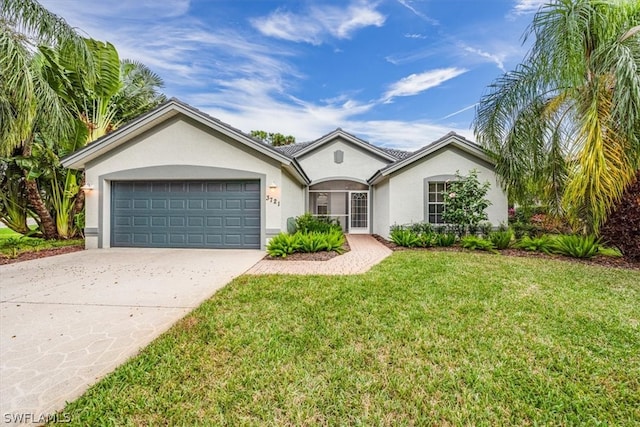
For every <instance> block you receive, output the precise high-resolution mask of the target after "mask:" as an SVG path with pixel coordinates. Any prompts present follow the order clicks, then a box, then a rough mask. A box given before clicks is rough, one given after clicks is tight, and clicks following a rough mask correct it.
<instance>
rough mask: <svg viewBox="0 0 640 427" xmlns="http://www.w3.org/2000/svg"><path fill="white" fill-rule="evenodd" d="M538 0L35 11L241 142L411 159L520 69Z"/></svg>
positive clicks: (120, 5) (148, 3)
mask: <svg viewBox="0 0 640 427" xmlns="http://www.w3.org/2000/svg"><path fill="white" fill-rule="evenodd" d="M543 2H544V0H380V1H368V0H343V1H248V0H229V1H226V0H163V1H155V0H136V1H122V0H117V1H116V0H102V1H95V0H41V3H42V4H43V5H44V6H45V7H46V8H47V9H49V10H50V11H52V12H53V13H56V14H58V15H60V16H62V17H64V18H65V19H66V20H67V21H68V22H69V23H70V24H71V25H73V26H74V27H77V28H78V29H79V30H81V32H82V33H84V34H85V35H87V36H90V37H93V38H95V39H99V40H108V41H110V42H111V43H113V44H114V45H115V46H116V48H117V49H118V51H119V52H120V55H121V57H122V58H130V59H135V60H138V61H141V62H143V63H145V64H146V65H147V66H149V67H150V68H151V69H152V70H154V71H155V72H156V73H158V74H159V75H160V76H162V78H163V79H164V81H165V84H166V87H165V89H164V92H165V93H166V94H167V95H168V96H169V97H176V98H179V99H180V100H182V101H184V102H187V103H189V104H191V105H193V106H195V107H197V108H199V109H201V110H203V111H205V112H207V113H209V114H211V115H213V116H214V117H217V118H219V119H221V120H223V121H225V122H227V123H229V124H231V125H232V126H234V127H237V128H239V129H241V130H243V131H245V132H249V131H250V130H252V129H262V130H266V131H269V132H282V133H285V134H292V135H294V136H295V137H296V138H297V140H298V141H299V142H301V141H308V140H313V139H316V138H319V137H320V136H322V135H324V134H326V133H328V132H330V131H331V130H333V129H335V128H337V127H341V128H343V129H344V130H346V131H348V132H351V133H353V134H355V135H357V136H359V137H361V138H363V139H365V140H368V141H370V142H372V143H375V144H378V145H383V146H387V147H394V148H400V149H407V150H415V149H417V148H419V147H421V146H424V145H426V144H428V143H429V142H431V141H433V140H435V139H437V138H439V137H441V136H442V135H444V134H445V133H447V132H449V131H452V130H453V131H456V132H458V133H460V134H462V135H464V136H466V137H468V138H470V139H473V133H472V131H471V129H470V124H471V121H472V119H473V115H474V110H473V108H474V105H475V104H476V103H477V102H478V100H479V99H480V97H481V95H482V94H483V93H484V91H485V90H486V87H487V85H488V84H490V83H491V82H492V81H493V80H494V79H496V78H497V77H499V76H500V75H501V74H502V73H503V72H504V71H505V70H510V69H512V68H513V67H515V65H517V64H518V63H519V62H521V61H522V59H523V57H524V56H525V54H526V51H527V48H526V46H522V43H521V36H522V34H523V32H524V31H525V29H526V27H527V26H528V25H529V24H530V22H531V20H532V18H533V14H534V13H535V11H536V10H537V9H538V7H539V6H540V5H541V4H542V3H543Z"/></svg>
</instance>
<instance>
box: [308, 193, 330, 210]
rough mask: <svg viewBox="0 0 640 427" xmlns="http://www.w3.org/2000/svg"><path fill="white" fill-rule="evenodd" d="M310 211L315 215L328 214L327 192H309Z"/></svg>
mask: <svg viewBox="0 0 640 427" xmlns="http://www.w3.org/2000/svg"><path fill="white" fill-rule="evenodd" d="M309 196H310V200H311V213H313V214H315V215H329V194H328V193H310V194H309Z"/></svg>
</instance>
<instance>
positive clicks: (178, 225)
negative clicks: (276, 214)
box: [111, 181, 260, 249]
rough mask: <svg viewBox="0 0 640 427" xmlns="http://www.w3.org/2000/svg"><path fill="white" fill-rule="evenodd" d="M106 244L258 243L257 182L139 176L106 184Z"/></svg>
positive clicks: (251, 245) (256, 246) (220, 245)
mask: <svg viewBox="0 0 640 427" xmlns="http://www.w3.org/2000/svg"><path fill="white" fill-rule="evenodd" d="M111 191H112V194H111V196H112V198H111V200H112V202H111V221H112V222H111V245H112V246H118V247H123V246H124V247H153V248H243V249H245V248H253V249H259V248H260V182H259V181H140V182H137V181H136V182H113V183H112V186H111Z"/></svg>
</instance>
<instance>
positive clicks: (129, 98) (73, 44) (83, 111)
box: [0, 0, 164, 239]
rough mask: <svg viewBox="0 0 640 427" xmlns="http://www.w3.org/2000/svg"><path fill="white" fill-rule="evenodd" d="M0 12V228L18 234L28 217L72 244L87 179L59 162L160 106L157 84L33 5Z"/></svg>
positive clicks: (22, 1) (26, 0) (20, 3)
mask: <svg viewBox="0 0 640 427" xmlns="http://www.w3.org/2000/svg"><path fill="white" fill-rule="evenodd" d="M0 4H1V5H2V15H0V57H2V58H3V60H2V61H1V62H0V81H2V82H3V84H0V156H1V159H0V170H1V171H2V172H3V178H2V180H1V181H0V186H1V188H0V189H1V190H2V197H1V198H0V221H2V222H3V223H5V224H6V225H7V226H8V227H10V228H12V229H13V230H15V231H17V232H19V233H23V234H24V233H27V232H29V230H28V228H27V227H26V224H27V217H31V218H33V219H34V220H35V221H36V222H37V224H38V231H37V233H38V234H40V235H42V236H43V237H45V238H49V239H52V238H64V239H67V238H72V237H74V236H76V235H77V234H78V232H79V227H78V226H77V220H76V216H77V215H79V214H80V213H81V212H82V209H83V206H84V195H83V193H82V191H80V187H81V186H82V184H83V175H82V173H81V172H79V171H72V170H65V169H63V168H62V167H61V166H60V158H62V157H64V156H66V155H68V154H70V153H72V152H74V151H76V150H78V149H79V148H82V147H83V146H85V145H86V144H87V143H89V142H91V141H94V140H95V139H97V138H99V137H101V136H104V135H105V134H107V133H108V132H110V131H112V130H114V129H115V128H117V127H118V126H119V125H120V124H121V123H122V122H123V121H125V120H128V119H130V118H132V117H134V116H136V115H138V114H140V113H142V112H144V111H146V110H148V109H149V108H152V107H154V106H155V105H157V104H158V103H160V102H162V101H164V96H163V95H162V94H161V93H159V92H158V88H160V87H161V86H162V80H161V79H160V78H159V77H158V76H157V75H155V74H153V73H152V72H151V71H150V70H149V69H148V68H147V67H145V66H144V65H142V64H139V63H137V62H133V61H120V59H119V56H118V53H117V51H116V49H115V47H114V46H113V45H111V44H110V43H104V42H100V41H96V40H92V39H85V38H82V37H80V36H79V35H78V34H77V33H76V32H75V30H74V29H73V28H71V27H69V26H68V24H67V23H66V22H65V21H64V20H63V19H62V18H59V17H57V16H55V15H53V14H51V13H50V12H48V11H47V10H46V9H44V8H43V7H42V6H40V4H39V3H37V2H35V1H32V0H2V1H1V3H0Z"/></svg>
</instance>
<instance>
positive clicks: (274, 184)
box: [269, 181, 278, 191]
mask: <svg viewBox="0 0 640 427" xmlns="http://www.w3.org/2000/svg"><path fill="white" fill-rule="evenodd" d="M276 188H278V186H277V185H276V182H275V181H273V182H272V183H271V185H269V190H271V191H275V190H276Z"/></svg>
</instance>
